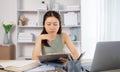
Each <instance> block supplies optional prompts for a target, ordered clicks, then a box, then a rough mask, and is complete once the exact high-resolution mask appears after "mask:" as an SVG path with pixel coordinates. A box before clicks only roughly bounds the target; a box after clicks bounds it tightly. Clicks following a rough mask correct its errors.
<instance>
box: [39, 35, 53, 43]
mask: <svg viewBox="0 0 120 72" xmlns="http://www.w3.org/2000/svg"><path fill="white" fill-rule="evenodd" d="M38 38H40V39H41V40H48V41H49V42H50V41H51V40H52V39H51V37H50V35H49V34H41V35H39V36H38Z"/></svg>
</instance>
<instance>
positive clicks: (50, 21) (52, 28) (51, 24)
mask: <svg viewBox="0 0 120 72" xmlns="http://www.w3.org/2000/svg"><path fill="white" fill-rule="evenodd" d="M44 27H45V30H46V32H47V33H48V34H57V32H58V30H59V27H60V25H59V20H58V19H57V18H55V17H48V18H46V20H45V24H44Z"/></svg>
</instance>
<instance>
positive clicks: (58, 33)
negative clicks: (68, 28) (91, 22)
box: [32, 11, 79, 60]
mask: <svg viewBox="0 0 120 72" xmlns="http://www.w3.org/2000/svg"><path fill="white" fill-rule="evenodd" d="M64 45H66V46H67V48H68V49H69V50H70V52H71V55H72V57H73V58H74V59H77V58H78V57H79V55H78V53H77V51H76V49H75V47H74V44H73V43H72V41H71V40H70V38H69V36H68V35H67V34H66V33H64V32H62V27H61V19H60V15H59V13H57V12H56V11H48V12H46V13H45V15H44V18H43V31H42V33H41V34H40V35H39V36H38V37H37V38H36V42H35V47H34V49H33V53H32V59H33V60H37V59H38V56H39V55H47V54H55V53H59V54H60V53H65V52H64V49H63V48H64Z"/></svg>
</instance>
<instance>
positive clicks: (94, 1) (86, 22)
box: [0, 0, 120, 59]
mask: <svg viewBox="0 0 120 72" xmlns="http://www.w3.org/2000/svg"><path fill="white" fill-rule="evenodd" d="M18 1H19V0H0V9H1V10H0V44H3V38H4V29H3V27H2V21H13V22H14V29H12V31H11V35H12V36H11V43H13V44H15V45H16V57H18V55H19V49H18V48H17V27H16V26H17V20H18V19H17V9H18ZM26 1H27V0H26ZM34 1H35V0H34ZM38 1H40V2H41V0H36V2H38ZM45 1H46V0H45ZM48 1H50V0H48ZM51 1H53V0H51ZM57 1H58V2H59V1H60V3H61V4H63V5H71V4H78V5H80V26H81V30H80V32H81V33H80V38H81V42H80V44H81V45H80V46H81V50H82V52H84V51H86V54H85V55H84V56H83V58H84V59H92V58H93V55H94V51H95V46H96V42H98V41H119V40H120V28H119V27H120V20H119V19H120V8H119V7H120V4H119V3H120V1H119V0H75V1H74V0H57ZM28 2H29V1H28ZM34 3H35V2H34ZM31 6H32V5H31ZM32 7H34V4H33V6H32ZM29 51H30V52H31V51H32V48H31V49H29V48H27V49H26V52H25V53H24V54H26V55H29V54H30V53H29ZM23 52H24V51H23Z"/></svg>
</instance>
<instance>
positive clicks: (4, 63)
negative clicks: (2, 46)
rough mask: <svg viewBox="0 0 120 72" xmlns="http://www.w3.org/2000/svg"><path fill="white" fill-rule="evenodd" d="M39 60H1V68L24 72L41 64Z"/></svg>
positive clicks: (13, 71) (11, 71)
mask: <svg viewBox="0 0 120 72" xmlns="http://www.w3.org/2000/svg"><path fill="white" fill-rule="evenodd" d="M39 65H40V63H39V62H38V61H37V60H0V70H6V71H10V72H23V71H26V70H28V69H31V68H34V67H37V66H39Z"/></svg>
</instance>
